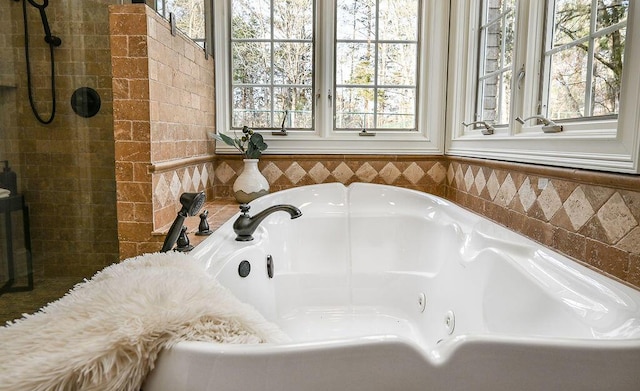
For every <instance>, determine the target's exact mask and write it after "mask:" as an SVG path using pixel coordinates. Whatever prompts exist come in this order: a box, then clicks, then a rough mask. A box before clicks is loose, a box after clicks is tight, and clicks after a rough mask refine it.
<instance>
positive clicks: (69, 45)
mask: <svg viewBox="0 0 640 391" xmlns="http://www.w3.org/2000/svg"><path fill="white" fill-rule="evenodd" d="M113 2H115V0H114V1H109V0H88V1H82V2H78V1H72V0H60V1H52V2H50V3H49V6H48V7H47V9H46V12H47V16H48V20H49V24H50V27H51V31H52V33H53V34H54V35H56V36H58V37H60V38H61V39H62V45H61V46H59V47H57V48H55V50H54V56H55V68H56V69H55V84H56V98H57V105H56V116H55V119H54V120H53V122H52V123H50V124H48V125H42V124H40V123H39V122H37V120H36V118H35V116H34V114H33V113H32V111H31V108H30V104H29V100H28V92H27V71H26V61H25V50H24V43H25V36H24V26H23V15H22V2H15V1H7V2H3V3H2V5H1V6H0V14H1V15H2V20H3V23H2V25H3V28H2V30H0V40H1V43H0V47H2V50H1V51H0V54H1V57H2V59H1V60H0V65H2V72H0V73H1V74H2V76H1V77H0V79H1V80H2V82H1V83H7V84H10V86H8V87H0V100H2V104H1V105H0V115H1V117H0V126H2V129H1V131H0V142H1V144H3V147H2V148H0V154H2V160H4V159H5V158H8V159H9V160H10V161H11V165H12V166H13V168H14V170H15V171H16V172H17V173H18V187H19V191H20V192H21V193H23V194H24V195H25V199H26V201H27V203H28V204H29V206H30V217H31V240H32V249H33V260H34V267H35V271H36V275H38V276H42V275H44V276H47V277H58V276H83V277H84V276H90V275H92V274H93V273H94V272H95V271H97V270H100V269H102V268H103V267H104V266H106V265H109V264H111V263H113V262H115V261H116V260H117V259H118V240H117V226H116V211H115V202H116V200H115V179H114V163H113V117H112V89H111V63H110V61H109V25H108V10H107V6H108V4H109V3H113ZM27 5H28V4H27ZM27 18H28V23H29V36H30V39H29V43H30V46H29V49H30V56H29V57H30V60H31V74H32V83H33V96H34V100H35V104H36V107H37V108H38V111H39V113H40V115H41V117H44V118H48V117H49V114H50V113H51V110H52V102H51V90H50V86H51V70H50V60H49V59H50V56H49V46H48V45H47V44H46V43H45V42H44V40H43V37H44V32H43V29H42V21H41V18H40V14H39V12H38V10H37V9H36V8H34V7H32V6H30V5H28V7H27ZM11 83H13V84H11ZM79 87H91V88H93V89H94V90H96V91H97V92H98V93H99V94H100V97H101V102H102V104H101V108H100V111H99V112H98V114H97V115H95V116H94V117H90V118H83V117H80V116H78V115H76V114H75V113H74V112H73V111H72V109H71V105H70V104H69V101H70V98H71V95H72V93H73V92H74V91H75V90H76V89H77V88H79ZM4 148H6V149H4ZM4 153H6V154H4Z"/></svg>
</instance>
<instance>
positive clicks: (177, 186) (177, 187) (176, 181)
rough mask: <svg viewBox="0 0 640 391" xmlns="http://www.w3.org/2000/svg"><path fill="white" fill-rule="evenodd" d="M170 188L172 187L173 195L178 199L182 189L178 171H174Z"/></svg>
mask: <svg viewBox="0 0 640 391" xmlns="http://www.w3.org/2000/svg"><path fill="white" fill-rule="evenodd" d="M169 188H170V189H171V195H172V196H173V199H177V198H178V195H179V194H180V193H181V190H182V182H180V178H178V174H177V173H176V172H174V173H173V175H172V176H171V183H170V184H169Z"/></svg>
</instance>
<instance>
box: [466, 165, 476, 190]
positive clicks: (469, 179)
mask: <svg viewBox="0 0 640 391" xmlns="http://www.w3.org/2000/svg"><path fill="white" fill-rule="evenodd" d="M474 179H475V178H474V177H473V170H472V169H471V166H469V167H467V171H466V172H465V174H464V186H465V188H466V189H467V191H469V190H471V186H473V182H474Z"/></svg>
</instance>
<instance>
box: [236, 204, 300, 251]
mask: <svg viewBox="0 0 640 391" xmlns="http://www.w3.org/2000/svg"><path fill="white" fill-rule="evenodd" d="M249 209H251V207H250V206H249V205H247V204H242V205H240V211H241V212H242V214H241V215H240V216H238V218H237V219H236V221H234V222H233V231H234V232H235V233H236V235H237V236H236V240H237V241H240V242H248V241H250V240H253V236H252V235H253V233H254V232H255V230H256V229H257V228H258V226H259V225H260V223H261V222H262V220H264V219H265V218H266V217H267V216H269V215H270V214H272V213H274V212H278V211H283V212H287V213H289V215H290V216H291V219H292V220H293V219H297V218H298V217H300V216H302V212H300V209H298V208H296V207H295V206H293V205H274V206H270V207H268V208H267V209H265V210H263V211H262V212H260V213H258V214H257V215H255V216H253V217H251V216H249Z"/></svg>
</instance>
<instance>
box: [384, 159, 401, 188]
mask: <svg viewBox="0 0 640 391" xmlns="http://www.w3.org/2000/svg"><path fill="white" fill-rule="evenodd" d="M400 174H401V172H400V170H399V169H398V167H396V165H395V164H393V163H387V164H386V165H385V166H384V167H383V168H382V170H380V177H381V178H382V180H383V181H385V183H387V184H389V185H390V184H392V183H393V182H395V181H396V179H398V177H399V176H400Z"/></svg>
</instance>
